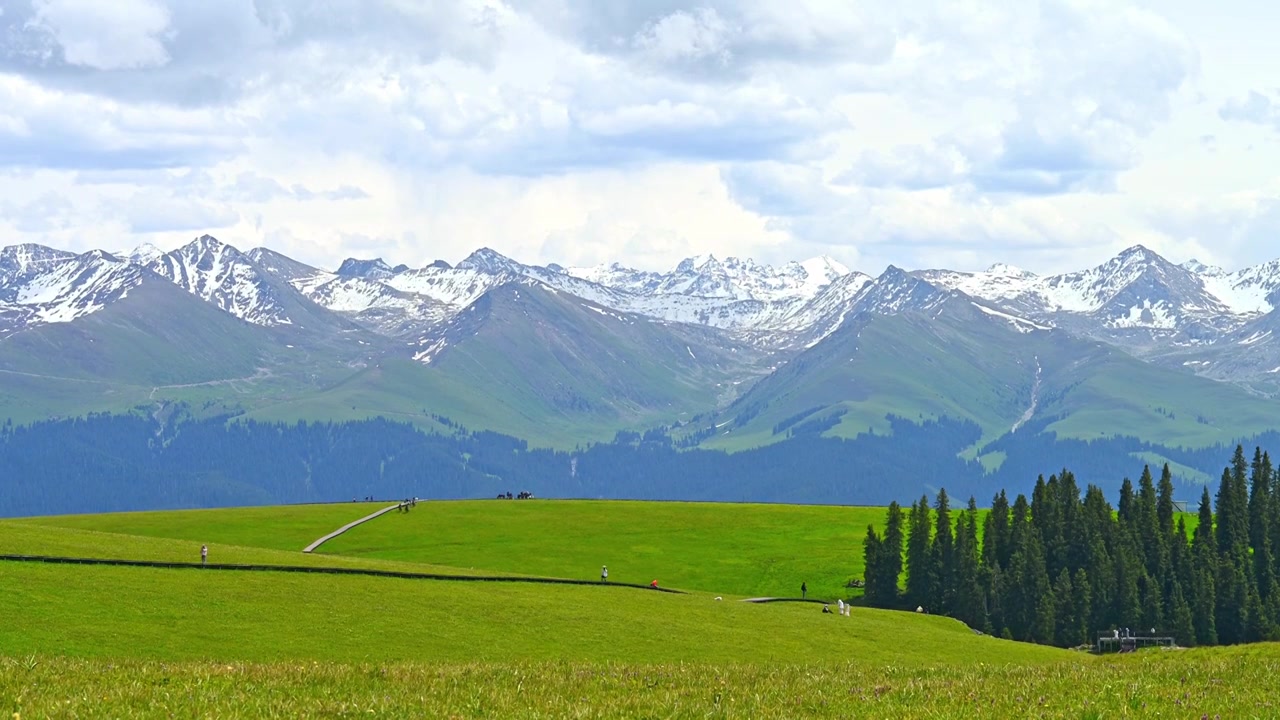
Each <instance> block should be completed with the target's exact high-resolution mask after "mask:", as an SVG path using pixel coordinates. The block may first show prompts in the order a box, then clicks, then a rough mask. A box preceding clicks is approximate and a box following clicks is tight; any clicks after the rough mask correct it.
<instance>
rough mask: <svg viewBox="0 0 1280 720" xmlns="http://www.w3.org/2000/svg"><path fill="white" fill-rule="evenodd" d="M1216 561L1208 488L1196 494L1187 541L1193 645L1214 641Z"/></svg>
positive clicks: (1216, 641)
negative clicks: (1195, 518)
mask: <svg viewBox="0 0 1280 720" xmlns="http://www.w3.org/2000/svg"><path fill="white" fill-rule="evenodd" d="M1218 563H1219V559H1218V549H1217V538H1216V534H1215V533H1214V528H1213V509H1212V507H1211V505H1210V504H1209V488H1205V489H1204V492H1203V493H1202V494H1201V496H1200V524H1199V525H1197V526H1196V531H1195V537H1194V539H1193V540H1192V541H1191V567H1192V584H1191V591H1192V594H1191V597H1192V600H1191V620H1192V623H1193V624H1194V625H1195V629H1196V644H1197V645H1217V644H1218V620H1217V607H1218V593H1217V585H1218V583H1217V572H1218Z"/></svg>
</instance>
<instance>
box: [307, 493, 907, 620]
mask: <svg viewBox="0 0 1280 720" xmlns="http://www.w3.org/2000/svg"><path fill="white" fill-rule="evenodd" d="M884 515H885V511H884V509H882V508H861V507H833V506H812V505H756V504H725V503H652V502H625V501H595V500H583V501H559V500H557V501H544V500H534V501H510V502H508V501H501V502H500V501H497V500H477V501H457V502H454V501H450V502H434V501H433V502H428V503H420V504H419V505H418V507H417V508H416V509H415V510H414V511H413V512H411V513H408V514H407V515H400V514H396V513H391V514H389V515H386V516H384V517H382V518H379V519H378V520H377V521H376V522H372V523H367V524H365V525H361V526H359V527H357V528H355V529H353V530H351V531H349V532H347V533H346V534H344V535H341V536H339V537H337V538H334V539H333V540H331V541H329V542H328V543H326V544H325V545H324V546H323V547H321V548H320V551H322V552H324V553H333V554H338V555H343V556H348V557H352V556H355V557H371V558H382V559H387V560H402V561H413V562H430V563H435V564H438V565H452V566H456V567H463V568H470V567H476V568H489V569H492V570H502V571H506V572H526V573H529V574H533V575H548V576H555V577H577V578H584V579H596V578H598V577H599V575H600V566H601V565H608V566H609V579H610V580H613V581H615V582H619V581H621V582H637V583H648V582H649V581H650V580H653V579H655V578H656V579H658V580H659V582H661V583H662V584H664V585H669V586H671V587H677V588H682V589H692V590H704V591H707V592H714V593H723V594H730V595H740V596H779V597H798V596H799V595H800V583H801V582H805V583H807V584H808V586H809V592H810V595H811V597H823V598H832V599H834V598H836V597H849V596H850V595H851V594H853V591H852V590H849V589H847V588H846V587H845V585H846V583H848V581H849V579H850V578H855V577H856V578H861V577H862V574H863V559H864V558H863V554H862V541H863V539H864V538H865V536H866V533H867V525H868V524H874V525H876V526H877V527H879V526H881V525H883V523H884Z"/></svg>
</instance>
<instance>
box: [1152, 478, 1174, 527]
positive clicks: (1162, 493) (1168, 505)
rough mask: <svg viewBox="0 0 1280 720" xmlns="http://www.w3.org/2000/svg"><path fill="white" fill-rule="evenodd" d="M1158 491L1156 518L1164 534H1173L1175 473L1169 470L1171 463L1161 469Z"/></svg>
mask: <svg viewBox="0 0 1280 720" xmlns="http://www.w3.org/2000/svg"><path fill="white" fill-rule="evenodd" d="M1158 493H1159V497H1158V499H1157V500H1156V519H1157V521H1158V522H1159V524H1160V532H1161V533H1162V534H1164V535H1172V534H1173V530H1174V522H1173V516H1174V507H1173V473H1172V472H1171V471H1170V470H1169V463H1165V464H1164V469H1163V470H1161V471H1160V486H1159V488H1158Z"/></svg>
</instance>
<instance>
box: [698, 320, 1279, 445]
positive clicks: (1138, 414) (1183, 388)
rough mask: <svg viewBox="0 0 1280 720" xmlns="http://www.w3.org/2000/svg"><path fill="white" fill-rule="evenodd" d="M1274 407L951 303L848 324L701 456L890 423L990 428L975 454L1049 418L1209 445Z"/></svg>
mask: <svg viewBox="0 0 1280 720" xmlns="http://www.w3.org/2000/svg"><path fill="white" fill-rule="evenodd" d="M1275 410H1276V407H1275V405H1274V403H1272V402H1269V401H1266V400H1264V399H1261V398H1257V397H1254V396H1252V395H1249V394H1248V393H1246V392H1244V391H1243V390H1241V389H1239V388H1237V387H1235V386H1232V385H1227V384H1223V383H1217V382H1214V381H1211V380H1206V379H1204V378H1200V377H1197V376H1195V375H1192V374H1191V373H1189V372H1180V371H1177V370H1171V369H1164V368H1159V367H1155V366H1152V365H1149V364H1146V363H1143V362H1142V361H1140V360H1137V359H1135V358H1133V357H1130V356H1128V355H1126V354H1124V353H1122V352H1120V351H1118V350H1115V349H1114V348H1110V347H1107V346H1104V345H1101V344H1098V343H1095V342H1091V341H1087V340H1082V339H1078V338H1074V337H1071V336H1069V335H1067V334H1065V333H1062V332H1060V331H1051V330H1044V329H1038V328H1036V327H1034V326H1032V325H1030V324H1028V323H1025V322H1022V321H1017V320H1014V319H1011V318H1009V317H1007V316H1003V315H1000V314H993V313H991V312H990V311H984V310H983V309H982V308H980V307H978V306H977V305H975V304H974V303H973V302H971V301H970V300H969V299H968V298H967V297H965V296H962V295H955V296H952V297H950V298H949V299H947V300H946V301H945V302H941V304H937V305H934V306H933V307H931V308H930V309H929V310H927V311H915V310H907V311H904V312H901V313H900V314H897V315H877V314H872V313H862V314H859V315H856V316H854V317H852V318H850V319H849V320H848V321H847V322H846V324H845V325H844V326H843V327H841V328H840V329H839V330H838V331H837V332H835V333H833V334H832V335H831V336H829V337H828V338H826V339H825V340H824V341H822V342H821V343H819V344H817V345H815V346H814V347H812V348H810V349H809V350H808V351H806V352H805V353H802V354H801V355H800V356H798V357H796V358H795V359H794V360H792V361H791V362H789V363H787V364H786V365H785V366H783V367H782V368H780V369H779V370H778V371H777V372H775V373H774V374H773V375H771V376H770V377H768V378H766V379H764V380H762V381H760V382H759V383H758V384H757V385H756V386H755V387H753V388H752V389H751V390H750V392H748V393H747V394H746V395H745V396H744V397H743V398H742V399H741V400H740V401H739V402H737V403H735V404H734V405H733V406H732V407H731V408H728V409H726V410H725V411H724V412H723V413H721V414H720V415H719V416H718V418H717V419H716V420H714V423H713V424H715V425H718V426H720V428H719V429H718V430H717V433H716V435H715V436H714V437H713V438H710V439H708V440H707V441H706V442H705V443H704V444H703V445H704V446H705V447H721V448H726V449H743V448H747V447H754V446H758V445H761V444H767V443H770V442H778V441H781V440H785V439H786V438H787V437H788V435H789V434H792V433H795V432H803V431H806V430H812V429H815V428H817V429H819V430H821V431H822V432H823V433H824V434H826V435H831V436H843V437H852V436H855V435H857V434H859V433H864V432H868V431H875V432H885V431H887V430H888V429H889V424H888V422H887V421H886V419H885V418H886V416H887V415H890V414H892V415H898V416H901V417H905V418H908V419H933V418H942V417H946V418H952V419H958V420H968V421H972V422H974V423H976V424H977V425H978V426H980V427H981V428H982V431H983V437H982V440H981V441H980V443H979V446H985V445H986V444H989V443H990V442H991V441H993V440H995V439H997V438H999V437H1001V436H1003V435H1006V434H1008V433H1009V432H1011V431H1013V430H1014V429H1015V428H1016V427H1020V426H1021V425H1023V423H1026V422H1032V423H1033V424H1039V425H1043V424H1044V421H1046V420H1048V421H1049V422H1048V424H1047V429H1048V430H1050V431H1053V432H1056V433H1058V434H1059V436H1060V437H1070V438H1082V439H1090V438H1098V437H1109V436H1112V435H1131V436H1137V437H1140V438H1142V439H1145V440H1148V441H1151V442H1155V443H1160V444H1167V445H1173V446H1186V447H1205V446H1208V445H1212V444H1214V443H1218V442H1231V441H1232V440H1234V439H1235V438H1238V437H1242V436H1246V435H1252V434H1255V433H1258V432H1261V431H1264V430H1267V429H1271V428H1274V427H1276V426H1277V424H1280V416H1277V414H1276V412H1275ZM824 426H825V427H824ZM704 431H705V429H704ZM975 449H976V448H975Z"/></svg>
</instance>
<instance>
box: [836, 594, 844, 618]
mask: <svg viewBox="0 0 1280 720" xmlns="http://www.w3.org/2000/svg"><path fill="white" fill-rule="evenodd" d="M836 610H839V611H840V614H841V615H843V614H844V601H843V600H841V599H840V598H836Z"/></svg>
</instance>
